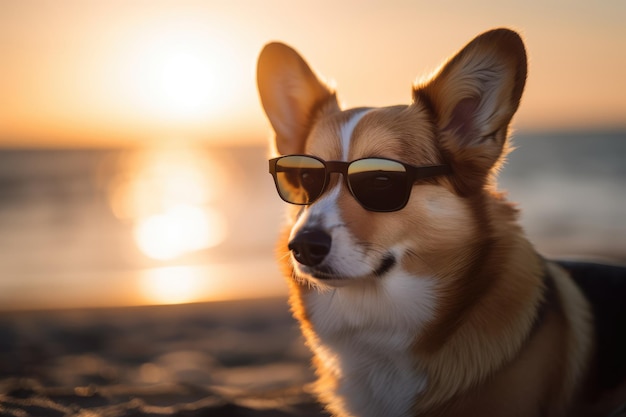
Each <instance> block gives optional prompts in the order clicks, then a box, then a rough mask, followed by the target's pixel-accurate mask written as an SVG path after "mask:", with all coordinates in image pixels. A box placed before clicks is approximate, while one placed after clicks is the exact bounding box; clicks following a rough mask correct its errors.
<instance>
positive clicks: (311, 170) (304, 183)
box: [274, 155, 326, 204]
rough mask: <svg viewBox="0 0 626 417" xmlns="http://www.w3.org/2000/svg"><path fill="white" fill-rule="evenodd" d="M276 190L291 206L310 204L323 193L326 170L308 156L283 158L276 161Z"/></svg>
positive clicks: (317, 161)
mask: <svg viewBox="0 0 626 417" xmlns="http://www.w3.org/2000/svg"><path fill="white" fill-rule="evenodd" d="M274 178H275V180H276V188H277V189H278V193H279V194H280V196H281V198H282V199H283V200H285V201H286V202H288V203H292V204H310V203H312V202H313V201H314V200H316V199H317V198H318V197H319V196H320V195H321V194H322V192H323V191H324V185H325V182H326V168H325V167H324V164H323V163H322V161H319V160H317V159H315V158H311V157H308V156H296V155H292V156H285V157H283V158H280V159H279V160H278V161H276V174H275V176H274Z"/></svg>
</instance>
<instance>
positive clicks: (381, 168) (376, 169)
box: [348, 158, 408, 211]
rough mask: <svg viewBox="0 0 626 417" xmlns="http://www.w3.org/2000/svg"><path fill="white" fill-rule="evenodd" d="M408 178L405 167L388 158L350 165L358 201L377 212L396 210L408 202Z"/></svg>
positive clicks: (350, 177)
mask: <svg viewBox="0 0 626 417" xmlns="http://www.w3.org/2000/svg"><path fill="white" fill-rule="evenodd" d="M407 181H408V176H407V174H406V170H405V168H404V166H403V165H402V164H400V163H398V162H395V161H389V160H385V159H376V158H370V159H363V160H359V161H355V162H353V163H352V164H350V167H349V168H348V182H349V184H350V189H351V190H352V193H353V194H354V196H355V198H356V199H357V200H358V201H359V202H360V203H361V204H362V205H363V206H364V207H365V208H368V209H370V210H376V211H392V210H396V209H398V208H400V207H402V206H404V204H406V200H407V189H408V187H407Z"/></svg>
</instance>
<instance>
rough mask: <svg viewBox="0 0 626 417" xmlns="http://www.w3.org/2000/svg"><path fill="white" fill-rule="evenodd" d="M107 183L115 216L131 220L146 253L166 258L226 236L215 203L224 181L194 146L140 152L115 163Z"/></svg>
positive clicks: (218, 167)
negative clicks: (115, 169)
mask: <svg viewBox="0 0 626 417" xmlns="http://www.w3.org/2000/svg"><path fill="white" fill-rule="evenodd" d="M119 164H121V165H122V166H123V167H121V169H120V171H121V173H120V174H119V176H118V178H116V179H114V180H113V181H112V182H111V185H110V201H111V208H112V210H113V213H114V214H115V216H116V217H118V218H119V219H122V220H131V221H133V223H134V228H133V234H134V238H135V242H136V244H137V247H138V248H139V249H140V250H141V252H142V253H143V254H145V255H146V256H147V257H149V258H152V259H157V260H171V259H175V258H178V257H180V256H183V255H185V254H188V253H192V252H196V251H200V250H203V249H207V248H211V247H214V246H217V245H219V244H220V243H221V242H222V241H223V240H224V239H225V238H226V236H227V231H228V230H227V224H226V219H225V217H224V215H223V214H222V213H221V212H220V211H218V210H217V208H216V207H215V204H214V203H215V202H216V201H217V199H218V198H220V197H221V196H222V194H223V192H224V187H225V186H226V184H225V181H226V178H227V176H226V175H224V174H223V172H222V169H221V165H220V164H219V163H217V162H216V161H214V160H212V159H211V158H210V157H209V156H208V155H202V154H199V153H198V151H195V150H188V149H187V150H185V149H160V150H152V151H144V152H143V153H140V154H137V155H134V156H132V157H128V158H126V159H123V160H122V161H120V162H119Z"/></svg>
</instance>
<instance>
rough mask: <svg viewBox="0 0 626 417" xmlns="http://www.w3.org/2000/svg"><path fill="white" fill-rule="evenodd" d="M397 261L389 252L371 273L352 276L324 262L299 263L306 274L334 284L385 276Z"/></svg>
mask: <svg viewBox="0 0 626 417" xmlns="http://www.w3.org/2000/svg"><path fill="white" fill-rule="evenodd" d="M396 263H397V261H396V257H395V256H394V255H393V254H391V253H388V254H386V255H385V256H384V257H383V258H382V259H381V261H380V263H379V265H378V267H377V268H376V269H374V270H373V271H372V272H371V273H370V274H367V275H365V276H363V275H360V276H352V275H350V274H347V273H345V272H343V271H340V270H338V269H336V268H333V267H332V266H330V265H324V264H321V265H316V266H306V265H302V264H299V269H300V270H301V271H302V272H303V273H304V274H306V275H309V276H311V277H312V278H315V279H317V280H320V281H322V282H325V283H328V284H332V283H333V282H337V283H342V284H345V283H347V282H348V281H354V280H356V279H359V278H374V279H376V278H381V277H383V276H385V275H386V274H387V273H388V272H389V271H390V270H391V269H393V267H394V266H395V265H396Z"/></svg>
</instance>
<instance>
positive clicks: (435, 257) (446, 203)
mask: <svg viewBox="0 0 626 417" xmlns="http://www.w3.org/2000/svg"><path fill="white" fill-rule="evenodd" d="M257 77H258V87H259V94H260V97H261V102H262V104H263V107H264V109H265V112H266V114H267V116H268V118H269V120H270V123H271V124H272V127H273V128H274V131H275V134H276V136H275V137H276V141H275V148H276V151H277V153H278V154H279V155H283V156H284V155H308V156H313V157H315V159H304V160H302V159H294V160H289V159H288V160H283V161H287V162H283V161H280V162H276V160H275V161H274V162H273V163H274V166H273V168H271V169H273V170H274V172H275V174H276V175H278V176H281V177H282V178H281V181H282V183H281V184H280V185H279V184H277V186H278V187H279V191H280V192H282V193H283V194H287V196H285V195H282V197H283V198H284V199H287V200H290V199H292V200H294V201H292V202H296V203H300V204H303V205H295V206H293V208H292V211H291V215H290V219H291V224H290V225H289V227H290V229H289V233H288V238H287V239H286V242H283V243H282V245H283V248H282V249H283V250H284V252H285V254H286V256H289V257H290V259H291V265H292V267H293V271H294V273H295V276H296V277H298V278H300V279H305V280H309V282H311V283H313V284H315V285H317V286H320V287H324V286H331V287H334V286H339V285H349V284H352V283H355V282H363V281H364V280H366V281H371V280H377V279H380V278H381V277H384V276H385V275H386V274H387V273H388V272H389V271H391V270H392V269H394V268H403V269H404V270H407V271H411V272H414V273H419V274H428V275H429V276H432V275H433V274H435V275H437V274H441V273H442V271H443V270H447V271H451V270H454V269H455V268H457V267H460V266H459V265H460V264H461V261H460V260H459V258H468V257H473V256H475V253H476V251H477V250H478V249H477V248H479V247H480V246H481V242H482V240H483V239H487V238H488V236H487V235H488V233H487V231H486V229H487V228H488V227H489V222H490V221H489V216H492V215H497V214H496V213H486V212H488V211H489V207H487V205H486V203H485V202H484V201H485V196H487V195H489V193H490V192H491V191H490V188H491V187H490V184H491V178H492V177H493V175H494V171H495V170H496V169H497V166H498V164H499V162H500V161H501V160H502V159H503V157H504V155H505V154H506V151H507V136H508V129H509V124H510V121H511V118H512V117H513V114H514V113H515V111H516V110H517V107H518V104H519V101H520V98H521V95H522V90H523V88H524V84H525V80H526V54H525V51H524V45H523V43H522V41H521V39H520V37H519V36H518V35H517V34H516V33H515V32H512V31H510V30H506V29H497V30H493V31H490V32H487V33H484V34H482V35H480V36H478V37H477V38H475V39H474V40H473V41H472V42H470V43H469V44H468V45H467V46H466V47H464V48H463V49H462V50H461V51H460V52H459V53H457V54H456V55H455V56H454V57H452V58H451V59H450V60H449V61H448V62H447V63H445V64H444V65H443V66H442V67H441V69H440V70H439V71H438V72H437V73H436V75H434V76H433V77H432V78H431V79H430V80H429V81H427V82H424V83H422V84H419V85H416V86H414V89H413V102H412V103H411V104H410V105H399V106H392V107H383V108H355V109H348V110H343V109H341V108H340V105H339V103H338V100H337V97H336V95H335V93H334V91H332V90H331V89H330V88H329V87H328V86H327V85H325V84H324V83H323V82H322V81H320V79H319V78H318V77H317V76H316V75H315V74H314V72H313V71H312V70H311V68H310V67H309V66H308V65H307V63H306V62H305V61H304V60H303V59H302V58H301V57H300V55H299V54H298V53H297V52H295V51H294V50H293V49H291V48H290V47H288V46H286V45H284V44H281V43H271V44H268V45H267V46H266V47H265V48H264V49H263V51H262V52H261V55H260V57H259V62H258V70H257ZM364 158H374V159H373V160H372V159H368V160H367V161H366V162H365V163H362V164H352V165H348V164H347V163H344V164H337V163H336V162H337V161H343V162H352V161H359V160H362V159H364ZM381 159H384V161H385V162H382V164H383V167H384V164H388V163H389V164H392V168H390V169H389V170H388V171H386V170H383V169H382V168H381V167H380V164H381V161H380V160H381ZM388 160H392V161H395V162H396V163H398V162H399V163H400V164H399V165H393V162H386V161H388ZM302 161H304V162H302ZM329 162H330V163H329ZM368 164H369V165H368ZM283 165H285V166H283ZM296 165H297V166H298V170H296V169H295V168H294V167H295V166H296ZM358 165H364V166H365V168H362V167H359V166H358ZM324 166H326V168H327V169H328V171H326V174H325V175H324ZM368 166H371V170H370V172H369V174H370V179H369V184H370V185H369V187H370V189H371V192H370V193H365V192H364V191H363V190H362V188H364V187H366V186H367V182H366V183H365V185H364V184H363V183H359V184H357V175H358V173H359V172H360V170H361V169H367V167H368ZM399 166H405V167H406V166H409V168H399ZM433 166H434V167H440V168H439V170H437V169H436V168H435V170H434V171H431V174H432V175H425V178H421V179H419V178H417V177H415V178H414V177H412V176H411V179H410V183H411V184H409V185H408V186H404V185H402V186H398V187H396V188H398V189H397V190H395V191H393V190H392V191H393V192H392V194H386V191H385V190H387V191H388V190H389V187H395V186H396V185H397V184H396V182H395V181H396V179H395V177H393V175H395V174H396V171H402V170H403V169H405V170H411V171H413V170H414V168H411V167H418V168H417V170H416V171H415V172H418V173H421V172H424V168H423V167H433ZM303 167H304V168H303ZM396 167H398V169H397V170H396ZM292 168H293V169H292ZM290 169H291V171H290ZM313 169H317V170H318V171H317V174H316V175H318V176H319V178H318V182H319V181H321V182H322V183H323V184H321V185H320V183H318V184H317V185H314V186H315V187H317V188H316V190H315V191H314V192H313V194H316V195H313V196H311V195H310V194H311V193H310V192H309V191H310V190H309V189H307V188H306V185H305V183H306V181H311V178H313V177H312V176H311V175H310V174H311V172H312V170H313ZM320 170H321V171H320ZM426 171H427V170H426ZM320 172H321V173H322V174H321V176H320V175H319V173H320ZM290 175H292V176H294V177H293V178H292V177H290ZM402 175H406V173H404V174H402ZM417 175H420V174H417ZM348 177H349V178H350V179H349V180H348V179H347V178H348ZM314 180H315V178H314ZM402 181H406V178H403V179H402ZM394 184H396V185H394ZM280 187H282V188H283V190H280ZM287 188H288V189H287ZM355 188H358V189H356V190H355ZM318 191H319V192H318ZM298 193H300V194H298ZM398 193H400V194H405V195H404V197H403V196H398V195H396V194H398ZM317 194H319V195H317ZM363 194H367V195H365V196H364V195H363ZM396 197H397V198H400V199H402V198H405V197H407V198H406V201H402V202H400V203H393V202H391V200H393V199H396ZM368 199H369V202H368V201H367V200H368ZM372 207H373V209H372ZM398 207H400V208H398ZM379 209H380V210H379ZM381 211H383V212H381Z"/></svg>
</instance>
